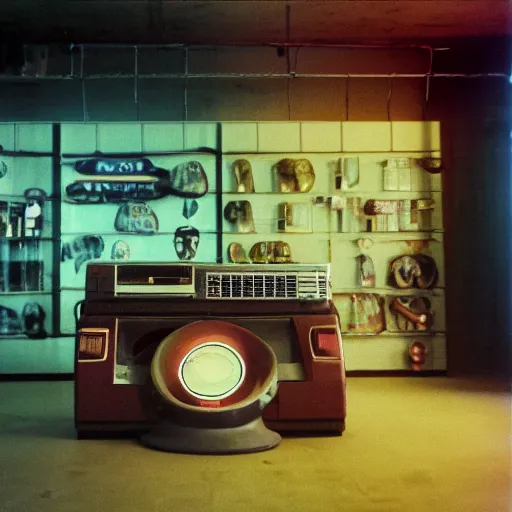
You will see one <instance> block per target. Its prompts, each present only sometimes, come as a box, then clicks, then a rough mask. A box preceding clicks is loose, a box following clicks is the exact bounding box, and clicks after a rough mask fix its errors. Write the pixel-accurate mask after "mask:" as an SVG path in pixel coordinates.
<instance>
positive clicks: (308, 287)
mask: <svg viewBox="0 0 512 512" xmlns="http://www.w3.org/2000/svg"><path fill="white" fill-rule="evenodd" d="M206 298H207V299H244V300H247V299H265V300H272V299H274V300H275V299H278V300H286V299H288V300H293V299H295V300H297V299H302V300H304V299H310V300H315V299H316V300H318V299H326V298H327V275H326V273H325V272H268V273H267V272H257V273H256V272H255V273H250V272H207V274H206Z"/></svg>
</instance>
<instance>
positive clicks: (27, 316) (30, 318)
mask: <svg viewBox="0 0 512 512" xmlns="http://www.w3.org/2000/svg"><path fill="white" fill-rule="evenodd" d="M22 318H23V327H24V329H25V334H26V335H27V336H28V337H29V338H33V339H44V338H46V337H47V336H48V334H47V333H46V331H45V329H44V319H45V318H46V313H45V312H44V309H43V308H42V307H41V306H40V305H39V304H38V303H37V302H27V303H26V304H25V306H24V307H23V312H22Z"/></svg>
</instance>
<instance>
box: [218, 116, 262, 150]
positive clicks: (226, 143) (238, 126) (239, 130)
mask: <svg viewBox="0 0 512 512" xmlns="http://www.w3.org/2000/svg"><path fill="white" fill-rule="evenodd" d="M222 151H225V152H231V153H244V152H256V151H258V125H257V123H222Z"/></svg>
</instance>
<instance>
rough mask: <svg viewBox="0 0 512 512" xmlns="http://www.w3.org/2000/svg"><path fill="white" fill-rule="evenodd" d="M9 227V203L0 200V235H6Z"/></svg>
mask: <svg viewBox="0 0 512 512" xmlns="http://www.w3.org/2000/svg"><path fill="white" fill-rule="evenodd" d="M8 227H9V203H8V202H7V201H0V237H4V236H7V230H8Z"/></svg>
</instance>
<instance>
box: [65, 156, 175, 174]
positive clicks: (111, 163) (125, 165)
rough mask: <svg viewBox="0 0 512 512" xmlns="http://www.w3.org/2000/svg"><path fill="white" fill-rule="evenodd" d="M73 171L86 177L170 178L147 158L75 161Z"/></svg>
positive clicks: (164, 170)
mask: <svg viewBox="0 0 512 512" xmlns="http://www.w3.org/2000/svg"><path fill="white" fill-rule="evenodd" d="M75 170H76V171H77V172H79V173H80V174H86V175H88V176H95V175H99V176H155V177H158V178H166V179H169V178H170V172H169V171H168V170H166V169H161V168H159V167H155V166H154V165H153V163H152V162H151V160H149V159H148V158H140V159H127V160H122V159H103V158H90V159H87V160H78V161H76V162H75Z"/></svg>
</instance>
